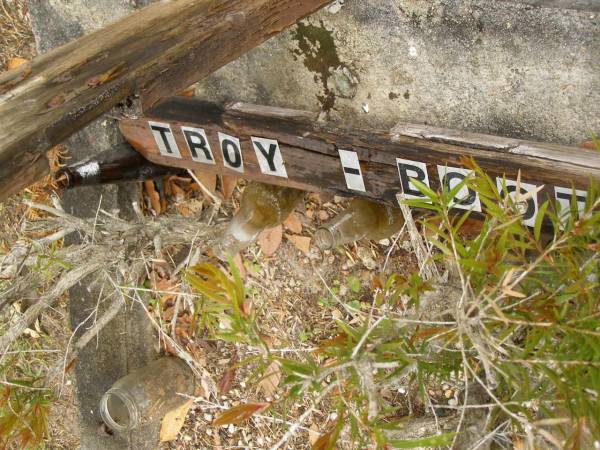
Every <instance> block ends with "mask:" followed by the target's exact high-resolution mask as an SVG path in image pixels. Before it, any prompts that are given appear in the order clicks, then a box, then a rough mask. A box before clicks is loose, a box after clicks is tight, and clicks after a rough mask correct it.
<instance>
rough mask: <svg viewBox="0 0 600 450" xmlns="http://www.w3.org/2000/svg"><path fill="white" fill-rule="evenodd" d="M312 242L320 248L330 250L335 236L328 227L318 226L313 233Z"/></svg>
mask: <svg viewBox="0 0 600 450" xmlns="http://www.w3.org/2000/svg"><path fill="white" fill-rule="evenodd" d="M313 243H314V244H315V245H316V246H317V247H319V248H320V249H321V250H331V249H332V248H333V244H334V243H335V236H334V235H333V232H332V231H331V230H329V229H328V228H319V229H317V231H315V234H314V235H313Z"/></svg>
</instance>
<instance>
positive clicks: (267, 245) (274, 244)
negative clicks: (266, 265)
mask: <svg viewBox="0 0 600 450" xmlns="http://www.w3.org/2000/svg"><path fill="white" fill-rule="evenodd" d="M282 239H283V227H282V226H281V225H277V226H276V227H275V228H269V229H268V230H264V231H263V232H262V233H260V234H259V235H258V245H259V246H260V249H261V250H262V252H263V254H264V255H265V256H266V257H270V256H273V255H274V254H275V252H276V251H277V249H278V248H279V246H280V245H281V241H282Z"/></svg>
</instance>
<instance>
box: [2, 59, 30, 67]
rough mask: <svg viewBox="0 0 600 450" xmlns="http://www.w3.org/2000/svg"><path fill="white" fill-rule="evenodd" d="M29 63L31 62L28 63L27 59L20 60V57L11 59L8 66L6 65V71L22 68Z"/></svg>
mask: <svg viewBox="0 0 600 450" xmlns="http://www.w3.org/2000/svg"><path fill="white" fill-rule="evenodd" d="M27 62H29V61H27V60H26V59H25V58H19V57H18V56H17V57H15V58H11V59H9V60H8V64H6V70H13V69H16V68H17V67H19V66H22V65H23V64H25V63H27Z"/></svg>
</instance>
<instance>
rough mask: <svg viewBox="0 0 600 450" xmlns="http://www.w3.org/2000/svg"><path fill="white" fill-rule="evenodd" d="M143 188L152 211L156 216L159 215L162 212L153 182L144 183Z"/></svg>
mask: <svg viewBox="0 0 600 450" xmlns="http://www.w3.org/2000/svg"><path fill="white" fill-rule="evenodd" d="M144 187H145V188H146V193H147V194H148V198H149V199H150V204H151V205H152V209H153V210H154V212H155V213H156V215H157V216H158V215H160V213H161V211H162V208H161V206H160V195H158V192H156V188H155V187H154V181H152V180H146V181H144Z"/></svg>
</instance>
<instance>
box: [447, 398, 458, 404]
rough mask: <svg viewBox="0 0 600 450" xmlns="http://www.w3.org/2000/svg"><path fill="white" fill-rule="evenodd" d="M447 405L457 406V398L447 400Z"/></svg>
mask: <svg viewBox="0 0 600 450" xmlns="http://www.w3.org/2000/svg"><path fill="white" fill-rule="evenodd" d="M448 405H450V406H457V405H458V400H457V399H455V398H451V399H450V400H448Z"/></svg>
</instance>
